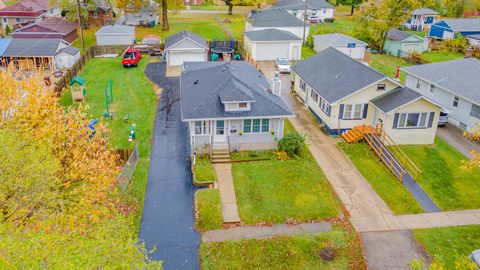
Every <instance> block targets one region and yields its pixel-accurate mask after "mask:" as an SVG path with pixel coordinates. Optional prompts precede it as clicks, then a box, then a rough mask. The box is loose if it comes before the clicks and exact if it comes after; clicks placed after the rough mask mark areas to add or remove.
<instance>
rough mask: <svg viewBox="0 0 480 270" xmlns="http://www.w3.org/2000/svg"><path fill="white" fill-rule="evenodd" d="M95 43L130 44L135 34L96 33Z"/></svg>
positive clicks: (133, 40) (133, 41)
mask: <svg viewBox="0 0 480 270" xmlns="http://www.w3.org/2000/svg"><path fill="white" fill-rule="evenodd" d="M96 38H97V45H131V44H134V43H135V34H124V35H104V34H103V35H96Z"/></svg>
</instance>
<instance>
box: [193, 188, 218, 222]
mask: <svg viewBox="0 0 480 270" xmlns="http://www.w3.org/2000/svg"><path fill="white" fill-rule="evenodd" d="M196 204H197V209H196V210H197V212H196V218H195V227H196V228H197V229H198V230H200V231H206V230H215V229H221V228H222V225H223V216H222V206H221V201H220V192H219V191H218V189H203V190H200V191H198V192H197V195H196Z"/></svg>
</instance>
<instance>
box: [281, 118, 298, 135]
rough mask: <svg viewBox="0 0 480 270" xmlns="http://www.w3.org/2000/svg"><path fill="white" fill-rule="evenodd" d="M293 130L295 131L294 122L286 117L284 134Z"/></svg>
mask: <svg viewBox="0 0 480 270" xmlns="http://www.w3.org/2000/svg"><path fill="white" fill-rule="evenodd" d="M292 132H295V128H294V127H293V125H292V122H290V120H288V119H285V122H284V127H283V133H284V135H287V134H288V133H292Z"/></svg>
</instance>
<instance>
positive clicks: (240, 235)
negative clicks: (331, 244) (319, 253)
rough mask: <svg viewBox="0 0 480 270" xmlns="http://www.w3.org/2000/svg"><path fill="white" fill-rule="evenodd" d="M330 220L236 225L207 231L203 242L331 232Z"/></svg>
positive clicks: (203, 236)
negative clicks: (267, 224)
mask: <svg viewBox="0 0 480 270" xmlns="http://www.w3.org/2000/svg"><path fill="white" fill-rule="evenodd" d="M331 230H332V225H331V224H330V223H329V222H317V223H302V224H298V225H286V224H279V225H273V226H271V227H256V226H246V227H235V228H230V229H225V230H212V231H206V232H205V233H203V235H202V241H203V242H223V241H232V240H241V239H262V238H269V237H272V236H278V235H294V234H305V233H319V232H329V231H331Z"/></svg>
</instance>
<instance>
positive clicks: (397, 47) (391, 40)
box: [383, 28, 428, 57]
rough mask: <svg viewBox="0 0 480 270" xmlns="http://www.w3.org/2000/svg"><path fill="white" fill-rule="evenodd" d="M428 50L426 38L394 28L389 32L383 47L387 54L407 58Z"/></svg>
mask: <svg viewBox="0 0 480 270" xmlns="http://www.w3.org/2000/svg"><path fill="white" fill-rule="evenodd" d="M427 49H428V43H427V41H426V40H425V39H424V38H421V37H419V36H417V35H414V34H410V33H407V32H404V31H400V30H398V29H394V28H392V29H390V30H388V33H387V40H386V41H385V45H384V46H383V51H384V52H385V53H388V54H391V55H394V56H397V57H407V56H408V55H410V54H411V53H413V52H417V53H422V52H424V51H426V50H427Z"/></svg>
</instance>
